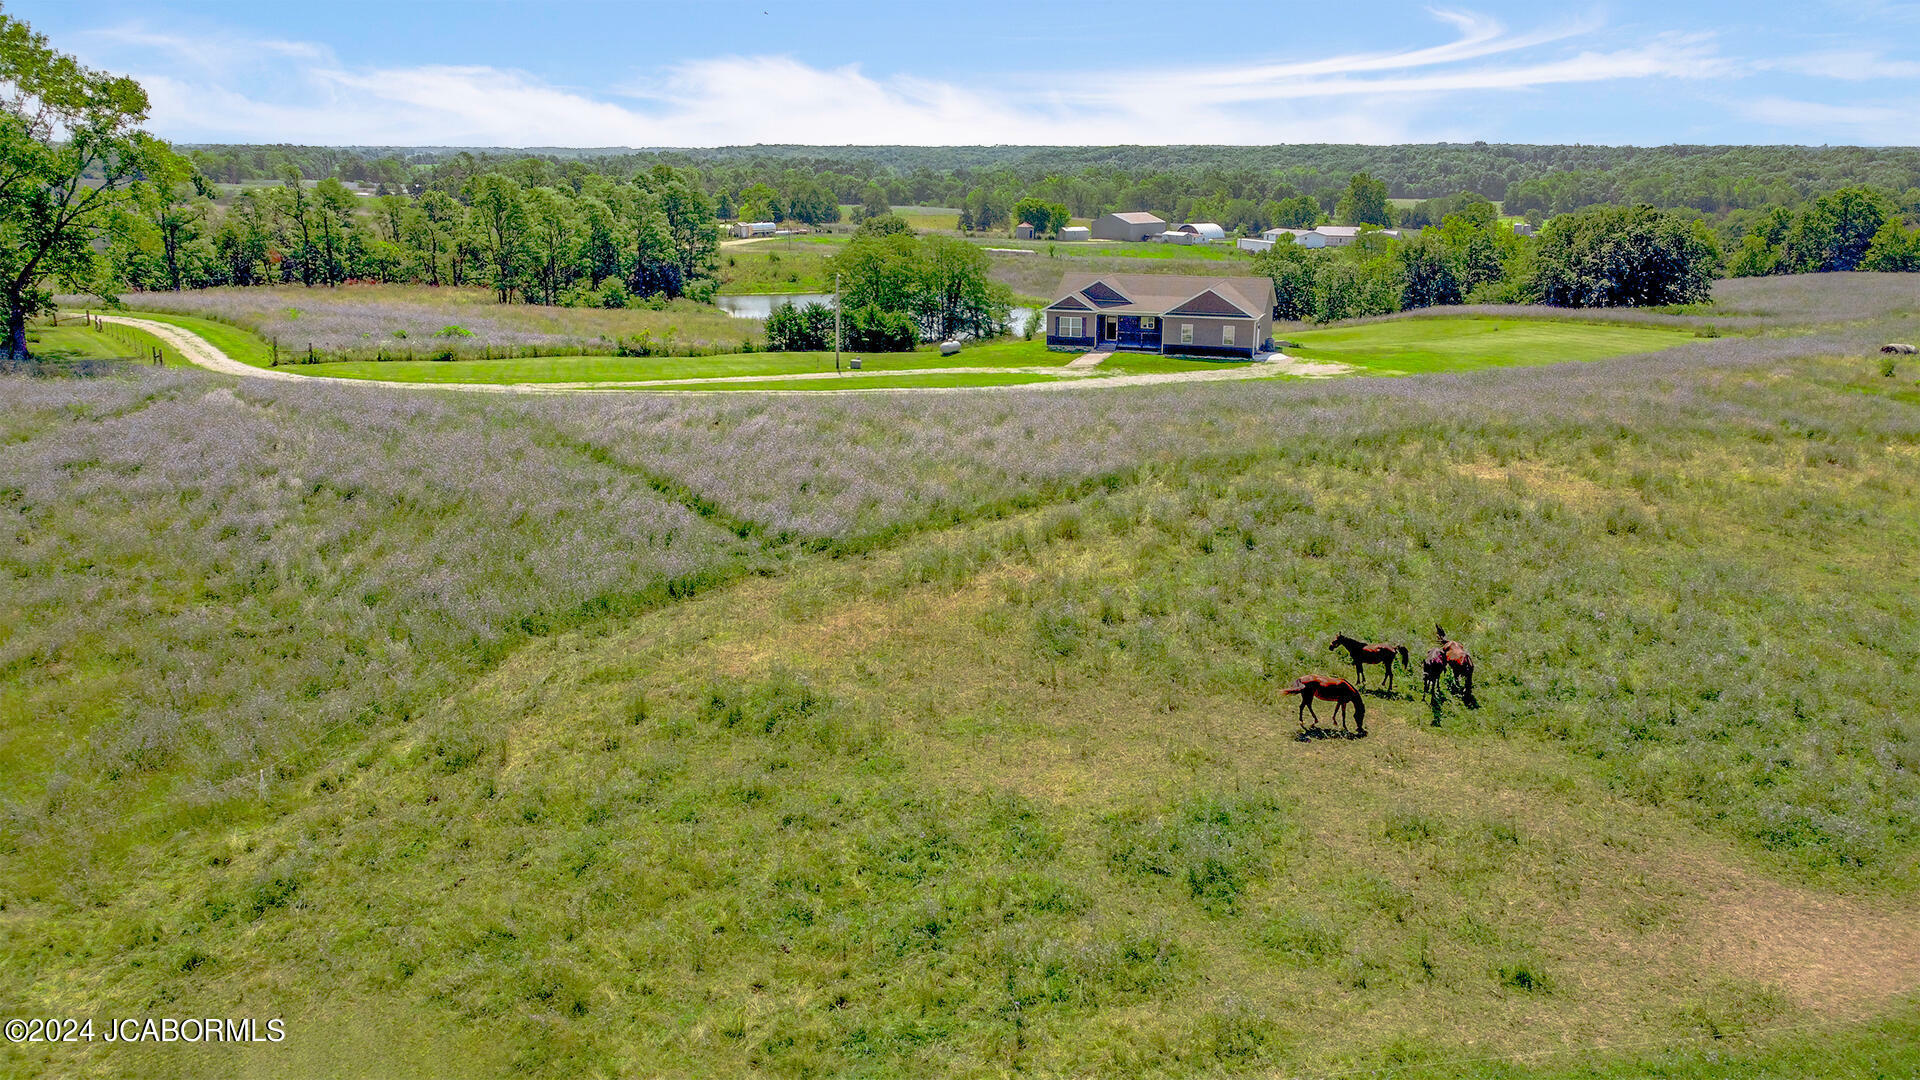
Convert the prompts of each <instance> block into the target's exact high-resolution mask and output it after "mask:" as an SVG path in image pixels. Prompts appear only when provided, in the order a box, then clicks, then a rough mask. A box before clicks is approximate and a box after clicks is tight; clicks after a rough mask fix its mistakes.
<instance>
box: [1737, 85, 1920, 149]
mask: <svg viewBox="0 0 1920 1080" xmlns="http://www.w3.org/2000/svg"><path fill="white" fill-rule="evenodd" d="M1741 112H1742V113H1743V114H1744V115H1746V116H1747V117H1749V118H1751V119H1753V120H1758V121H1760V122H1761V123H1763V124H1772V125H1774V126H1776V127H1782V128H1788V129H1792V130H1796V131H1800V132H1807V133H1818V135H1817V137H1820V138H1823V139H1831V140H1833V141H1840V140H1839V139H1837V138H1835V136H1844V137H1847V138H1852V139H1859V140H1862V141H1865V142H1869V143H1876V144H1880V145H1895V144H1898V145H1903V146H1906V145H1912V144H1914V143H1920V100H1916V101H1910V102H1906V103H1904V104H1901V105H1883V104H1849V105H1832V104H1828V103H1825V102H1819V101H1797V100H1794V99H1792V98H1784V97H1763V98H1760V99H1758V100H1756V101H1753V102H1751V103H1749V104H1747V105H1745V106H1742V107H1741Z"/></svg>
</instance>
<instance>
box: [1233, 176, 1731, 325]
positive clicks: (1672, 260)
mask: <svg viewBox="0 0 1920 1080" xmlns="http://www.w3.org/2000/svg"><path fill="white" fill-rule="evenodd" d="M1253 263H1254V267H1255V269H1256V271H1257V272H1258V273H1261V274H1263V275H1266V276H1268V277H1271V278H1272V279H1273V283H1274V289H1275V293H1276V295H1277V297H1278V304H1277V306H1276V308H1275V310H1274V315H1275V317H1276V318H1280V319H1285V320H1298V321H1306V322H1334V321H1337V320H1340V319H1352V318H1361V317H1365V316H1370V315H1385V314H1389V313H1391V312H1395V311H1402V310H1408V309H1413V308H1423V307H1437V306H1443V305H1449V304H1465V303H1489V304H1525V303H1541V304H1552V305H1556V306H1561V307H1661V306H1666V305H1679V304H1692V303H1699V302H1701V301H1704V300H1706V299H1708V298H1709V297H1710V296H1711V294H1712V289H1713V282H1714V280H1715V278H1716V277H1717V276H1718V275H1719V271H1720V268H1721V253H1720V249H1719V246H1718V244H1717V242H1716V241H1715V238H1714V236H1713V233H1712V232H1711V230H1709V229H1708V228H1707V227H1706V225H1705V224H1704V223H1703V222H1701V221H1699V220H1697V219H1689V218H1688V217H1686V216H1685V215H1682V214H1678V213H1675V212H1672V211H1666V210H1659V209H1655V208H1654V207H1651V206H1638V207H1612V206H1607V207H1589V208H1587V209H1585V210H1579V211H1576V212H1573V213H1570V214H1562V215H1559V216H1556V217H1554V218H1552V219H1551V220H1549V221H1548V222H1547V223H1546V225H1545V227H1543V228H1542V229H1541V230H1540V232H1539V235H1538V236H1533V237H1525V236H1520V235H1518V234H1516V233H1515V232H1514V230H1513V229H1512V228H1510V227H1508V226H1506V225H1505V224H1503V223H1502V222H1501V220H1500V218H1499V216H1498V214H1497V213H1496V211H1495V209H1494V206H1493V204H1492V203H1491V202H1489V201H1487V200H1486V199H1480V198H1477V197H1475V199H1473V200H1466V201H1463V204H1462V205H1461V207H1460V209H1458V210H1456V211H1455V212H1453V213H1450V214H1446V215H1444V216H1443V217H1442V219H1441V220H1440V223H1439V224H1437V225H1433V226H1429V227H1427V228H1424V229H1421V230H1419V231H1418V232H1416V233H1410V234H1407V235H1404V236H1402V237H1400V238H1395V237H1394V236H1393V235H1392V234H1390V233H1388V232H1387V231H1386V230H1384V229H1377V228H1375V229H1364V230H1362V231H1361V233H1360V234H1359V236H1358V237H1357V238H1356V239H1355V240H1354V242H1353V243H1352V244H1351V245H1348V246H1345V247H1340V248H1307V247H1302V246H1300V245H1298V244H1296V243H1294V242H1293V238H1292V237H1291V236H1288V235H1284V234H1283V235H1282V237H1281V239H1280V240H1279V241H1278V242H1277V243H1275V245H1274V246H1273V248H1272V249H1270V250H1268V251H1264V252H1260V253H1259V254H1257V255H1255V256H1254V259H1253Z"/></svg>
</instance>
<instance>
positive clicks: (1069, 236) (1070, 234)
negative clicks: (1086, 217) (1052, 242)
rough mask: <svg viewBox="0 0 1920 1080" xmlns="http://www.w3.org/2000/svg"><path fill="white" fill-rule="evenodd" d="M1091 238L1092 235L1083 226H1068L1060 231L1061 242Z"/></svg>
mask: <svg viewBox="0 0 1920 1080" xmlns="http://www.w3.org/2000/svg"><path fill="white" fill-rule="evenodd" d="M1092 238H1093V234H1092V233H1091V232H1090V231H1089V230H1088V229H1087V227H1086V226H1085V225H1069V226H1067V227H1066V228H1064V229H1061V230H1060V239H1062V240H1070V241H1071V240H1091V239H1092Z"/></svg>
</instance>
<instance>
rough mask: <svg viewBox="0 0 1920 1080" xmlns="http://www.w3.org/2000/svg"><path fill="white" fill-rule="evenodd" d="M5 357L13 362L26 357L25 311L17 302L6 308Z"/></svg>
mask: <svg viewBox="0 0 1920 1080" xmlns="http://www.w3.org/2000/svg"><path fill="white" fill-rule="evenodd" d="M7 358H8V359H10V360H13V361H15V362H19V361H23V360H26V359H28V357H27V313H26V310H25V309H24V308H22V307H21V306H20V305H19V304H12V305H9V306H8V308H7Z"/></svg>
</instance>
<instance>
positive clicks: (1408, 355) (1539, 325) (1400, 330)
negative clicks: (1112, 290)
mask: <svg viewBox="0 0 1920 1080" xmlns="http://www.w3.org/2000/svg"><path fill="white" fill-rule="evenodd" d="M1274 337H1275V339H1285V340H1287V341H1294V342H1298V343H1299V347H1298V348H1292V347H1288V348H1285V349H1283V350H1282V351H1284V352H1285V353H1286V354H1287V355H1289V356H1299V357H1303V358H1305V359H1308V360H1333V361H1338V362H1339V363H1342V364H1349V365H1352V366H1353V367H1356V368H1360V369H1362V370H1363V371H1365V372H1366V373H1368V374H1372V375H1420V374H1426V373H1430V372H1438V371H1473V370H1476V369H1479V368H1489V367H1517V366H1523V365H1530V364H1557V363H1560V362H1561V361H1565V360H1603V359H1605V358H1607V357H1609V356H1625V355H1628V354H1630V353H1641V352H1656V351H1658V350H1661V349H1668V348H1672V347H1673V346H1675V345H1680V344H1684V343H1685V342H1688V341H1692V340H1694V338H1693V334H1692V333H1691V332H1690V331H1685V330H1669V329H1666V328H1664V327H1647V326H1620V325H1614V324H1609V323H1584V322H1561V321H1556V320H1549V319H1501V318H1485V317H1473V316H1467V317H1460V316H1446V315H1436V316H1431V317H1424V318H1413V319H1393V320H1389V321H1385V322H1371V323H1362V324H1359V325H1356V326H1340V327H1333V328H1331V329H1326V330H1286V329H1276V330H1275V331H1274Z"/></svg>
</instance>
